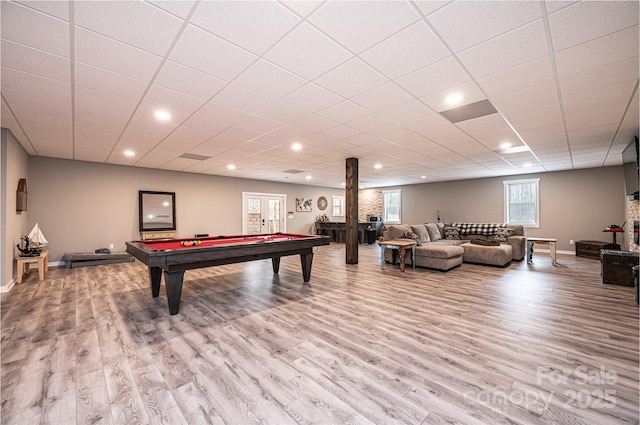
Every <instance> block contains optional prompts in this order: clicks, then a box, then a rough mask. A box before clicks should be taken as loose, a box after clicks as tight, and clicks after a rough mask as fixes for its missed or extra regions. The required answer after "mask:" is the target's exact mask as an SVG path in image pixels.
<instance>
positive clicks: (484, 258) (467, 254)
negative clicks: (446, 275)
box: [460, 242, 513, 267]
mask: <svg viewBox="0 0 640 425" xmlns="http://www.w3.org/2000/svg"><path fill="white" fill-rule="evenodd" d="M460 246H461V247H462V249H464V257H463V259H464V262H465V263H477V264H488V265H491V266H499V267H504V266H506V265H508V264H509V263H510V262H511V259H512V252H513V249H512V248H511V245H506V244H501V245H499V246H488V245H478V244H473V243H471V242H467V243H463V244H462V245H460Z"/></svg>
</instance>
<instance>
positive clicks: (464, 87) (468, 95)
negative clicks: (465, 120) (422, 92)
mask: <svg viewBox="0 0 640 425" xmlns="http://www.w3.org/2000/svg"><path fill="white" fill-rule="evenodd" d="M455 94H460V95H462V101H461V102H460V104H457V105H450V104H448V103H447V98H448V97H449V96H451V95H455ZM484 99H486V96H485V95H484V93H482V90H480V88H479V87H478V86H477V85H476V84H475V83H474V82H472V81H470V82H468V83H464V84H461V85H459V86H455V87H451V88H448V89H446V90H443V91H440V92H436V93H434V94H431V95H429V96H425V97H423V98H421V99H420V100H422V101H423V102H424V103H426V104H427V105H429V107H430V108H432V109H433V110H434V111H438V112H442V111H447V110H449V109H452V108H456V107H460V106H463V105H468V104H470V103H474V102H478V101H480V100H484Z"/></svg>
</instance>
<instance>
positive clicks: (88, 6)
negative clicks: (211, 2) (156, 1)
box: [73, 1, 182, 56]
mask: <svg viewBox="0 0 640 425" xmlns="http://www.w3.org/2000/svg"><path fill="white" fill-rule="evenodd" d="M73 8H74V23H75V24H76V31H77V30H78V29H79V28H78V27H82V28H85V29H88V30H90V31H95V32H97V33H99V34H102V35H105V36H107V37H110V38H112V39H114V40H118V41H120V42H122V43H126V44H128V45H131V46H135V47H137V48H139V49H143V50H145V51H147V52H151V53H153V54H156V55H159V56H164V55H166V53H167V52H168V50H169V46H170V45H171V43H172V41H173V39H174V38H175V36H176V35H177V34H178V30H179V29H180V27H181V26H182V20H180V19H178V18H176V17H175V16H172V15H170V14H168V13H166V12H164V11H162V10H160V9H158V8H156V7H154V6H152V5H150V4H147V3H144V2H141V1H126V2H111V1H78V2H73ZM76 34H77V32H76ZM76 48H77V46H76Z"/></svg>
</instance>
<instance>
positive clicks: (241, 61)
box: [169, 25, 256, 81]
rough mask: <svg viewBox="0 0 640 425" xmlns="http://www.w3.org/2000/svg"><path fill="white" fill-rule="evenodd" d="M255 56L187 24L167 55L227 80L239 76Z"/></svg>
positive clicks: (181, 62) (176, 60) (183, 63)
mask: <svg viewBox="0 0 640 425" xmlns="http://www.w3.org/2000/svg"><path fill="white" fill-rule="evenodd" d="M255 58H256V56H255V55H254V54H252V53H249V52H247V51H245V50H242V49H240V48H239V47H237V46H234V45H233V44H231V43H228V42H226V41H224V40H222V39H220V38H219V37H216V36H214V35H212V34H209V33H207V32H205V31H203V30H201V29H199V28H196V27H194V26H193V25H189V26H187V28H186V29H185V30H184V32H183V33H182V36H181V37H180V39H179V40H178V42H177V43H176V45H175V47H174V49H173V50H172V51H171V55H170V56H169V59H171V60H173V61H175V62H178V63H180V64H182V65H186V66H188V67H191V68H195V69H197V70H198V71H202V72H205V73H207V74H210V75H213V76H215V77H218V78H222V79H223V80H226V81H231V80H233V79H234V78H236V77H237V76H238V74H239V73H240V72H242V71H243V70H244V69H245V68H246V67H247V66H249V64H251V63H252V62H253V61H254V60H255Z"/></svg>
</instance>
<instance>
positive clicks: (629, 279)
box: [601, 249, 640, 286]
mask: <svg viewBox="0 0 640 425" xmlns="http://www.w3.org/2000/svg"><path fill="white" fill-rule="evenodd" d="M601 255H602V283H611V284H614V285H623V286H634V282H633V266H637V265H638V261H639V259H640V255H639V254H638V253H635V252H629V251H615V250H612V249H603V250H602V252H601Z"/></svg>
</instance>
